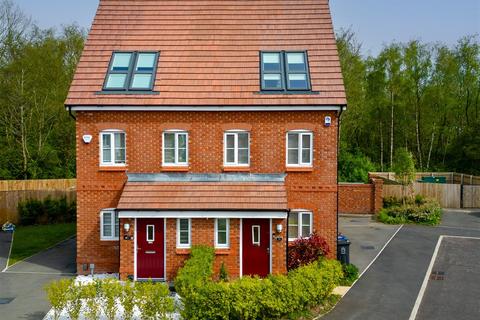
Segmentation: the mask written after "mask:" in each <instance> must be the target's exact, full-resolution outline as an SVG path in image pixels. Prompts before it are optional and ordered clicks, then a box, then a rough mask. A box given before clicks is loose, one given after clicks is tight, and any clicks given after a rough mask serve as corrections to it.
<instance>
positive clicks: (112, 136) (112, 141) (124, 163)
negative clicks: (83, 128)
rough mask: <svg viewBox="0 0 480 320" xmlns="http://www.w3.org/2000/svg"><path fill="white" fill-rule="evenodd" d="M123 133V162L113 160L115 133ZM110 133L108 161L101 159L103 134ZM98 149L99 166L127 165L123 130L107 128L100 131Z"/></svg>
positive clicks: (125, 135) (125, 134)
mask: <svg viewBox="0 0 480 320" xmlns="http://www.w3.org/2000/svg"><path fill="white" fill-rule="evenodd" d="M116 133H117V134H118V133H123V135H124V139H125V160H124V162H123V163H116V162H115V134H116ZM104 135H110V144H111V147H110V149H111V150H110V162H105V161H104V159H103V136H104ZM99 137H100V138H99V140H100V141H99V144H100V147H99V149H100V150H99V151H100V166H101V167H125V166H126V165H127V133H126V132H125V131H124V130H119V129H107V130H102V131H100V134H99Z"/></svg>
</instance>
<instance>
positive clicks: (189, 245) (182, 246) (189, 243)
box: [177, 218, 192, 249]
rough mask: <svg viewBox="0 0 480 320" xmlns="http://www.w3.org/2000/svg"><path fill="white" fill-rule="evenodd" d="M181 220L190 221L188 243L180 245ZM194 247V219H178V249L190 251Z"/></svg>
mask: <svg viewBox="0 0 480 320" xmlns="http://www.w3.org/2000/svg"><path fill="white" fill-rule="evenodd" d="M180 220H187V221H188V243H180ZM191 247H192V219H191V218H177V248H181V249H190V248H191Z"/></svg>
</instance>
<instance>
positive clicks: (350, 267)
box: [340, 263, 358, 286]
mask: <svg viewBox="0 0 480 320" xmlns="http://www.w3.org/2000/svg"><path fill="white" fill-rule="evenodd" d="M342 271H343V279H342V281H341V282H340V284H341V285H342V286H351V285H352V284H353V283H354V282H355V280H357V279H358V268H357V267H356V266H355V265H354V264H351V263H349V264H342Z"/></svg>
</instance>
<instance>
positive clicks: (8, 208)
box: [0, 179, 76, 224]
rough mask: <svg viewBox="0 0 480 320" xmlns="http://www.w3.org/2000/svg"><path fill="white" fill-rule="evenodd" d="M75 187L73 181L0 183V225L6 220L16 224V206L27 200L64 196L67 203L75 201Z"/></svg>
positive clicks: (5, 181) (16, 181)
mask: <svg viewBox="0 0 480 320" xmlns="http://www.w3.org/2000/svg"><path fill="white" fill-rule="evenodd" d="M75 185H76V180H75V179H50V180H3V181H0V224H3V223H4V222H5V221H7V220H8V221H11V222H13V223H18V221H19V216H18V204H19V203H20V202H22V201H26V200H28V199H37V200H43V199H45V198H46V197H51V198H52V199H58V198H61V197H63V196H66V197H67V201H69V202H71V201H74V200H76V187H75Z"/></svg>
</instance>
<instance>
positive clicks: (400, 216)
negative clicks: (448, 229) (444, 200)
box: [377, 195, 442, 225]
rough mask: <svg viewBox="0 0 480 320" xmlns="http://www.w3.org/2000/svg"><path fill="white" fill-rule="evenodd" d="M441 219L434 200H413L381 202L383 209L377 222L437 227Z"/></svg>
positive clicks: (387, 199) (438, 205)
mask: <svg viewBox="0 0 480 320" xmlns="http://www.w3.org/2000/svg"><path fill="white" fill-rule="evenodd" d="M441 218H442V209H441V207H440V204H439V203H438V201H436V200H435V199H428V198H423V197H421V196H418V195H417V196H416V197H415V198H404V199H396V198H393V197H389V198H385V199H384V200H383V209H382V210H380V212H379V214H378V217H377V219H378V221H380V222H383V223H387V224H405V223H416V224H422V225H438V224H439V223H440V221H441Z"/></svg>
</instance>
